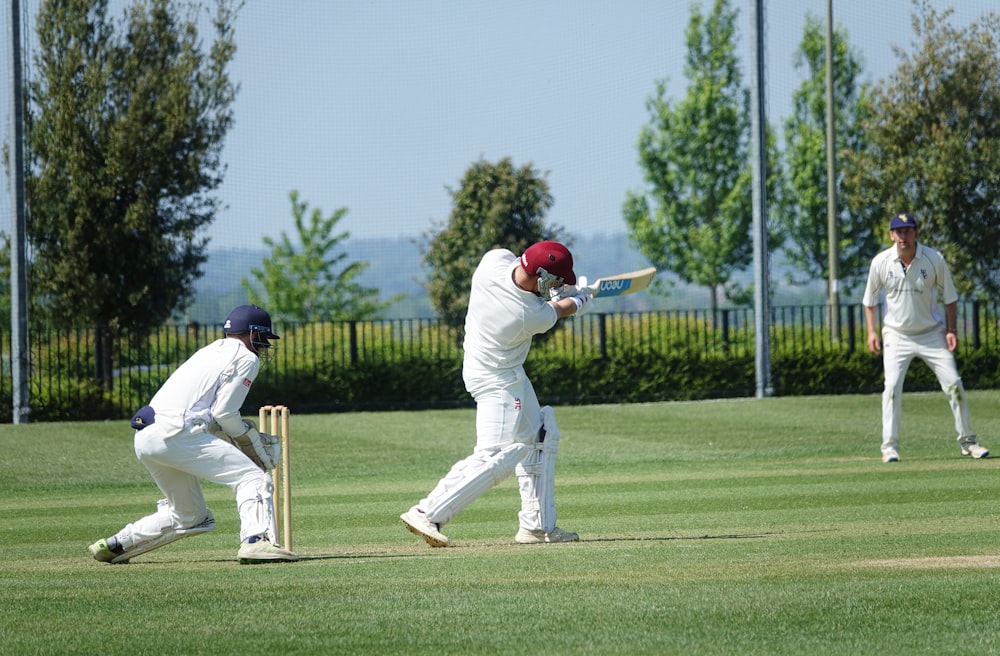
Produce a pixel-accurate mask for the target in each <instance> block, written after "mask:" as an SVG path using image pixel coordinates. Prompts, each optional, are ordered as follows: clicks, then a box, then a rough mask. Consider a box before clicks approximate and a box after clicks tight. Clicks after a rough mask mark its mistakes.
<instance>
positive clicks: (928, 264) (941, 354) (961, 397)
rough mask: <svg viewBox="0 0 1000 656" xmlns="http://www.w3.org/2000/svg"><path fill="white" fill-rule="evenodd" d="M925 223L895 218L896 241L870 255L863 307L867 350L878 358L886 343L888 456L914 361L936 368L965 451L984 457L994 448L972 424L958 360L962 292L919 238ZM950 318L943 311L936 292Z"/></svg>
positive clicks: (892, 458) (894, 449)
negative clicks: (881, 309) (879, 312)
mask: <svg viewBox="0 0 1000 656" xmlns="http://www.w3.org/2000/svg"><path fill="white" fill-rule="evenodd" d="M918 234H919V228H918V227H917V223H916V221H915V220H914V219H913V217H911V216H910V215H908V214H898V215H896V216H895V217H893V219H892V221H891V222H890V223H889V235H890V236H891V237H892V241H893V242H894V243H895V245H894V246H891V247H890V248H888V249H886V250H884V251H882V252H881V253H879V254H878V255H876V256H875V258H874V259H873V260H872V263H871V268H870V270H869V272H868V284H867V286H866V287H865V295H864V298H863V299H862V301H861V302H862V304H863V305H864V308H865V322H866V323H867V326H868V350H869V351H871V352H872V353H873V354H875V355H878V354H879V353H880V352H881V351H882V350H883V347H884V353H883V356H882V364H883V367H884V369H885V390H884V391H883V392H882V461H883V462H897V461H899V425H900V415H901V412H902V407H903V399H902V397H903V381H904V380H905V378H906V371H907V369H909V367H910V363H911V362H912V361H913V358H920V359H922V360H923V361H924V362H926V363H927V365H928V366H929V367H930V368H931V369H932V370H933V371H934V375H935V376H937V379H938V382H939V383H940V384H941V389H942V390H943V391H944V393H945V394H946V395H947V396H948V403H949V404H950V405H951V412H952V414H953V415H954V417H955V431H956V432H957V433H958V443H959V448H960V449H961V453H962V455H964V456H972V457H973V458H985V457H986V456H987V455H989V453H990V452H989V451H988V450H987V449H986V447H984V446H983V445H982V444H979V442H978V441H977V440H976V434H975V433H973V432H972V427H971V426H970V425H969V406H968V400H967V399H966V396H965V388H964V387H963V385H962V378H961V377H960V376H959V375H958V367H957V366H956V365H955V355H954V351H955V349H956V348H957V346H958V333H957V323H956V322H957V315H958V293H957V292H956V291H955V284H954V282H953V281H952V278H951V272H950V271H949V269H948V264H947V263H946V262H945V260H944V257H942V256H941V253H939V252H937V251H936V250H934V249H932V248H928V247H927V246H925V245H924V244H919V243H917V236H918ZM883 291H884V292H885V313H884V316H883V319H882V340H881V342H880V341H879V333H878V329H877V327H876V316H875V315H876V312H875V309H876V306H877V305H878V303H879V297H880V296H881V295H882V292H883ZM938 293H940V294H941V299H940V300H941V301H942V302H943V303H944V311H945V312H944V314H945V319H944V321H943V322H942V320H941V316H940V314H939V307H938V297H937V294H938Z"/></svg>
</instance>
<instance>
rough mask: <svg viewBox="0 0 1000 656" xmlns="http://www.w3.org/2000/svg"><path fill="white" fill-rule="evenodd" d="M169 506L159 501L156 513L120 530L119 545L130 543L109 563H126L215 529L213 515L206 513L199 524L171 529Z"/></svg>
mask: <svg viewBox="0 0 1000 656" xmlns="http://www.w3.org/2000/svg"><path fill="white" fill-rule="evenodd" d="M170 524H171V522H170V506H169V505H167V500H166V499H161V500H160V501H158V502H157V504H156V512H155V513H153V514H152V515H149V516H147V517H144V518H142V519H140V520H139V521H137V522H134V523H132V524H129V525H128V526H126V527H125V528H124V529H122V530H121V531H120V532H119V533H118V535H117V536H116V537H118V539H119V543H123V542H125V541H126V540H127V541H128V542H125V543H131V544H130V546H128V547H126V549H125V552H124V553H122V554H120V555H118V556H116V557H115V558H114V559H113V560H112V561H111V563H112V564H117V563H122V562H126V561H128V560H131V559H132V558H135V557H136V556H141V555H142V554H144V553H147V552H150V551H152V550H153V549H159V548H160V547H162V546H164V545H167V544H170V543H171V542H176V541H177V540H180V539H181V538H189V537H191V536H193V535H198V534H199V533H208V532H209V531H212V530H214V529H215V515H213V514H212V511H211V510H209V511H208V516H207V517H206V518H205V519H204V521H202V522H201V523H200V524H198V525H196V526H191V527H189V528H178V529H175V528H171V526H170Z"/></svg>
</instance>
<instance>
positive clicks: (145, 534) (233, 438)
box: [89, 305, 298, 564]
mask: <svg viewBox="0 0 1000 656" xmlns="http://www.w3.org/2000/svg"><path fill="white" fill-rule="evenodd" d="M223 331H224V332H225V337H223V338H222V339H218V340H216V341H214V342H213V343H211V344H209V345H208V346H205V347H203V348H201V349H200V350H199V351H198V352H196V353H195V354H194V355H192V356H191V357H190V358H189V359H188V360H187V361H186V362H185V363H184V364H182V365H181V366H180V367H178V369H177V370H176V371H174V372H173V373H172V374H171V375H170V377H169V378H168V379H167V380H166V382H165V383H164V384H163V386H162V387H161V388H160V389H159V390H158V391H157V392H156V394H155V395H153V398H152V400H151V401H150V402H149V405H147V406H144V407H143V408H141V409H140V410H139V411H138V412H136V414H135V416H134V417H132V428H134V429H135V440H134V444H135V455H136V457H137V458H138V459H139V462H141V463H142V464H143V465H145V467H146V469H148V470H149V473H150V474H151V475H152V476H153V480H154V481H155V482H156V485H157V487H158V488H159V489H160V492H161V493H162V494H163V495H164V498H163V499H161V500H160V501H159V502H157V506H156V511H155V512H153V513H152V514H150V515H147V516H145V517H142V518H141V519H137V520H136V521H134V522H132V523H130V524H128V525H126V526H125V527H124V528H122V529H121V530H120V531H118V533H116V534H114V535H112V536H110V537H108V538H105V539H102V540H98V541H97V542H95V543H94V544H92V545H90V547H89V549H90V553H91V554H92V555H93V556H94V558H95V559H97V560H99V561H101V562H106V563H112V564H118V563H127V562H129V560H131V559H132V558H135V557H136V556H139V555H141V554H144V553H147V552H149V551H152V550H153V549H157V548H159V547H162V546H164V545H166V544H170V543H171V542H174V541H176V540H179V539H181V538H186V537H191V536H194V535H200V534H202V533H207V532H209V531H211V530H213V529H215V516H214V515H213V514H212V511H211V510H210V509H209V508H208V506H207V505H206V503H205V497H204V494H203V493H202V489H201V482H200V480H201V479H204V480H207V481H210V482H212V483H217V484H219V485H225V486H227V487H229V488H230V489H231V490H232V491H233V493H234V494H235V496H236V508H237V511H238V512H239V516H240V542H241V544H240V548H239V552H238V555H237V557H238V559H239V561H240V562H241V563H244V564H249V563H258V562H267V561H293V560H297V559H298V557H297V556H296V555H295V554H294V553H292V552H291V551H288V550H286V549H283V548H282V547H281V546H280V545H278V544H277V539H276V535H275V524H276V522H275V519H274V498H273V492H274V481H273V480H272V479H271V475H270V474H269V473H268V472H269V471H270V470H272V469H273V468H274V466H275V464H276V463H277V462H278V461H279V460H280V441H279V439H278V438H277V437H276V436H271V435H267V434H265V433H261V432H259V431H258V430H257V427H256V426H255V425H254V424H253V423H252V422H248V421H245V420H243V419H242V418H241V417H240V408H241V407H242V405H243V402H244V401H245V400H246V397H247V394H248V393H249V391H250V386H251V385H252V384H253V381H254V379H256V377H257V374H258V373H259V371H260V366H261V364H260V361H261V359H262V358H263V359H264V360H265V361H266V360H268V359H270V357H271V342H270V340H273V339H279V337H278V336H277V335H276V334H274V331H273V330H272V329H271V317H270V316H269V315H268V314H267V312H265V311H264V310H263V309H261V308H259V307H257V306H256V305H240V306H239V307H236V308H234V309H233V311H232V312H230V313H229V316H228V317H227V318H226V322H225V324H224V326H223Z"/></svg>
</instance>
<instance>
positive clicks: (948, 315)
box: [944, 302, 958, 333]
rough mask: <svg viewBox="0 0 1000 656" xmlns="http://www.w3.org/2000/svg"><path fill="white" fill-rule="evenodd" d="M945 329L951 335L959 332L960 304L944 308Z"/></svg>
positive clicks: (948, 305) (951, 304) (948, 304)
mask: <svg viewBox="0 0 1000 656" xmlns="http://www.w3.org/2000/svg"><path fill="white" fill-rule="evenodd" d="M944 318H945V324H944V328H945V330H946V331H947V332H949V333H954V332H958V302H955V303H947V304H946V305H945V306H944Z"/></svg>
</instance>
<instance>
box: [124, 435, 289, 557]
mask: <svg viewBox="0 0 1000 656" xmlns="http://www.w3.org/2000/svg"><path fill="white" fill-rule="evenodd" d="M135 455H136V457H137V458H138V459H139V462H141V463H142V464H143V465H145V467H146V469H148V470H149V473H150V474H152V476H153V480H154V481H155V482H156V486H157V487H158V488H160V492H162V493H163V496H164V497H166V501H167V504H166V508H167V517H166V518H164V516H163V515H161V512H156V513H153V514H151V515H147V516H146V517H143V518H142V519H139V520H136V521H135V522H133V523H132V524H130V525H129V527H126V529H123V532H127V533H129V534H130V535H124V536H123V537H125V538H126V539H129V538H130V539H131V541H132V544H141V543H143V542H146V541H148V540H151V539H155V538H157V537H159V536H161V535H162V534H164V533H167V532H170V531H175V530H177V529H184V528H190V527H192V526H196V525H198V524H199V523H201V522H203V521H204V520H205V519H206V518H207V517H208V513H209V511H208V505H207V504H206V503H205V496H204V494H203V493H202V489H201V483H200V480H199V479H203V480H206V481H209V482H211V483H217V484H219V485H225V486H226V487H228V488H229V489H230V490H232V491H233V493H234V494H235V495H236V503H237V508H238V511H239V515H240V541H243V540H246V539H247V538H248V537H251V536H255V535H264V534H266V533H267V532H268V529H269V528H270V517H271V516H272V515H273V512H274V499H273V498H272V493H273V490H274V483H273V481H272V480H271V475H270V474H268V473H266V472H263V471H261V470H260V468H258V467H257V466H256V465H255V464H253V461H251V460H250V458H248V457H247V456H246V455H245V454H244V453H243V452H242V451H240V450H239V449H238V448H237V447H235V446H233V445H232V444H230V443H229V442H226V441H225V440H221V439H219V438H217V437H215V436H214V435H212V434H211V433H205V432H196V433H194V434H192V433H191V432H188V429H185V430H183V431H181V432H180V433H179V434H177V435H174V436H172V437H167V438H164V437H163V433H162V431H161V430H158V426H157V424H153V425H151V426H148V427H146V428H144V429H142V430H141V431H136V433H135ZM168 520H169V523H170V525H169V526H163V524H164V523H165V522H166V521H168ZM128 546H131V545H128Z"/></svg>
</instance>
